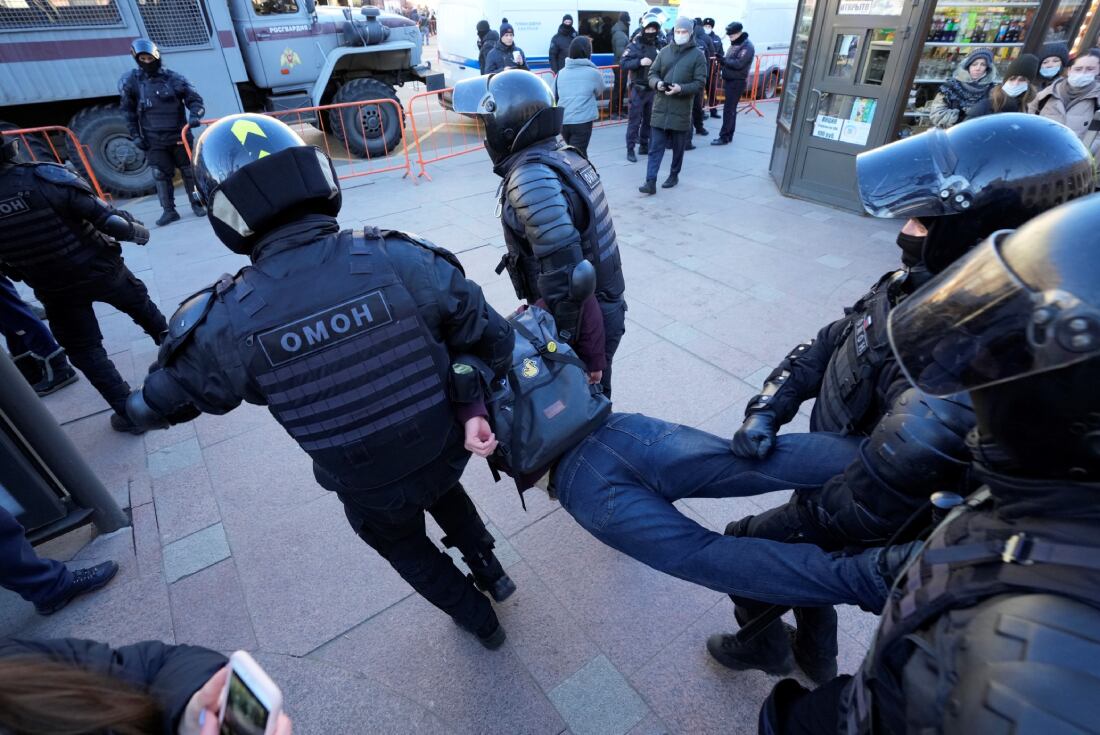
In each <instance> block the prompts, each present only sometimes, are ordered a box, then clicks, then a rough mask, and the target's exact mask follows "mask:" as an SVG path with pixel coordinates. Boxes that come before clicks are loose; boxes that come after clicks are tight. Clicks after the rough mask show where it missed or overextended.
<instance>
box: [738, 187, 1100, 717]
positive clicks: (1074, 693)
mask: <svg viewBox="0 0 1100 735" xmlns="http://www.w3.org/2000/svg"><path fill="white" fill-rule="evenodd" d="M1098 228H1100V197H1097V196H1092V197H1089V198H1087V199H1082V200H1078V201H1075V202H1071V203H1069V204H1065V205H1063V206H1061V207H1059V208H1057V209H1055V210H1053V211H1051V212H1048V213H1047V214H1044V215H1042V216H1040V217H1038V218H1036V219H1035V220H1033V221H1032V222H1029V223H1028V224H1027V225H1025V226H1024V227H1022V228H1021V229H1019V230H1017V231H1016V232H1014V233H999V234H998V235H995V236H993V237H990V238H989V239H988V240H986V241H985V242H984V243H983V244H982V245H981V246H980V247H978V248H975V250H974V251H973V252H971V253H970V254H969V255H967V256H966V257H964V258H962V259H961V260H960V261H959V262H958V263H956V264H955V265H954V266H952V267H951V268H950V269H949V270H948V271H947V272H945V273H944V274H943V275H942V276H941V277H939V278H937V279H936V280H935V281H933V282H932V283H930V284H928V286H927V287H925V288H924V289H922V290H920V291H919V292H917V293H916V294H914V295H913V296H911V297H909V299H908V300H906V302H905V303H904V304H902V305H901V306H899V307H898V308H897V309H895V310H894V312H893V313H891V314H890V330H889V334H890V345H891V347H892V348H893V351H894V354H895V355H896V356H897V360H898V362H899V363H900V365H901V367H902V369H903V370H904V371H905V374H906V375H907V376H908V377H909V378H910V379H911V380H912V381H913V382H914V383H915V384H916V386H917V387H918V388H919V389H920V390H922V391H924V392H926V393H928V394H932V395H940V396H945V395H951V394H953V393H956V392H958V391H964V390H965V391H969V395H970V399H971V401H972V402H973V405H974V412H975V414H976V416H977V429H976V430H975V431H974V432H973V433H972V434H971V437H970V441H969V444H970V447H971V451H972V461H973V464H972V465H971V472H972V474H973V475H974V477H975V479H976V480H977V482H978V483H980V484H981V485H982V487H981V488H980V489H979V490H978V491H977V492H976V493H974V494H973V495H971V496H970V497H969V498H967V500H966V501H965V502H964V503H963V504H961V505H958V506H957V507H956V508H955V509H954V510H953V511H952V512H951V513H950V514H949V515H948V516H947V519H946V520H945V521H944V522H943V523H942V524H941V525H940V526H939V527H937V528H936V529H935V530H934V531H933V532H932V534H931V536H930V537H929V538H928V540H927V542H926V543H925V545H924V550H923V551H922V552H921V553H920V555H919V556H917V557H916V558H915V559H913V560H912V561H911V562H909V563H908V564H907V565H906V566H904V567H902V576H901V577H900V578H898V580H897V582H896V584H895V585H894V589H893V590H892V591H891V594H890V596H889V597H888V598H887V604H886V609H885V610H884V611H883V614H882V622H881V624H880V625H879V628H878V631H877V633H876V635H875V639H874V642H873V643H872V644H871V648H870V651H869V652H868V654H867V657H866V658H865V659H864V661H863V665H862V666H861V667H860V669H859V671H858V672H857V673H856V675H855V676H854V677H852V676H841V677H838V678H836V679H833V680H831V681H829V682H827V683H826V684H824V685H823V686H821V687H820V688H819V689H817V690H816V691H813V692H810V691H807V690H806V689H805V688H803V687H802V686H801V685H800V684H799V683H798V682H796V681H794V680H793V679H786V680H784V681H781V682H780V683H779V684H778V685H777V686H776V687H775V689H774V690H773V691H772V694H771V696H770V697H769V698H768V700H767V701H766V702H765V704H764V707H763V711H762V712H761V716H760V732H762V733H790V734H803V733H846V734H848V735H858V734H860V733H917V732H920V733H944V732H947V733H1015V735H1049V734H1050V733H1086V732H1091V733H1095V732H1098V730H1097V727H1098V723H1100V705H1098V703H1097V698H1096V693H1097V692H1098V691H1100V656H1097V641H1098V640H1100V585H1097V583H1096V580H1097V577H1098V575H1100V541H1098V539H1100V503H1097V499H1098V496H1097V493H1100V424H1098V421H1097V417H1098V416H1100V391H1097V389H1096V386H1097V385H1100V254H1098V253H1097V251H1096V232H1097V229H1098ZM976 305H980V307H981V308H975V307H976Z"/></svg>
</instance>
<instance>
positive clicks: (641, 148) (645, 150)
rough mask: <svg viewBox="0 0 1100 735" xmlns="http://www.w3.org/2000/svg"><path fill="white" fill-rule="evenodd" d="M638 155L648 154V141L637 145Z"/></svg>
mask: <svg viewBox="0 0 1100 735" xmlns="http://www.w3.org/2000/svg"><path fill="white" fill-rule="evenodd" d="M638 155H639V156H648V155H649V143H642V144H641V145H639V146H638Z"/></svg>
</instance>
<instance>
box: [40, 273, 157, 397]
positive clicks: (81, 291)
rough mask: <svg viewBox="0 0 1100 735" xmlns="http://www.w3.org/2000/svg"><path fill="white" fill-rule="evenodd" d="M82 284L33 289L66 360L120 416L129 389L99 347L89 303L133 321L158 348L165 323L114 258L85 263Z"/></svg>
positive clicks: (143, 290)
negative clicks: (96, 304)
mask: <svg viewBox="0 0 1100 735" xmlns="http://www.w3.org/2000/svg"><path fill="white" fill-rule="evenodd" d="M81 275H82V276H83V277H84V278H83V280H82V281H80V282H78V283H75V284H69V285H66V286H65V287H64V288H63V289H59V290H56V291H55V290H49V291H47V290H45V289H37V288H36V289H35V295H36V296H38V300H39V301H41V302H42V305H43V306H44V307H45V308H46V317H47V318H48V319H49V320H50V327H51V328H52V329H53V333H54V337H56V338H57V341H58V342H59V343H60V344H61V346H62V347H64V348H65V351H66V352H67V353H68V355H69V361H70V362H71V363H72V364H73V365H74V366H76V368H77V369H78V370H80V372H82V373H84V375H85V377H87V378H88V381H89V382H90V383H91V384H92V385H93V386H95V388H96V390H98V391H99V393H100V395H102V396H103V398H104V399H105V400H106V401H107V403H108V404H110V406H111V408H113V409H114V410H115V411H117V412H118V413H120V414H123V415H125V411H126V399H127V398H128V397H129V395H130V385H129V384H128V383H127V382H126V381H125V380H124V379H123V378H122V376H121V375H119V372H118V369H117V368H116V367H115V364H114V363H113V362H111V360H110V358H108V357H107V351H106V350H105V349H104V348H103V333H102V332H100V331H99V322H98V321H97V320H96V315H95V311H94V310H93V307H92V305H93V304H94V303H95V302H97V301H100V302H103V303H105V304H110V305H111V306H113V307H115V308H116V309H118V310H119V311H121V312H122V313H124V314H126V315H127V316H129V317H130V318H131V319H133V320H134V323H135V324H137V325H138V326H139V327H141V328H142V330H144V331H145V333H146V334H148V335H149V336H150V337H152V338H153V341H154V342H156V343H157V344H160V343H161V341H162V340H163V337H164V333H165V332H167V331H168V322H167V321H165V319H164V315H163V314H161V313H160V309H158V308H157V306H156V304H154V303H153V302H152V300H151V299H150V298H149V290H148V289H147V288H145V284H144V283H142V282H141V280H139V279H138V278H137V276H135V275H134V274H133V273H131V272H130V269H129V268H127V267H126V265H125V264H124V263H123V262H122V259H121V258H119V257H117V256H116V257H113V258H99V259H95V260H92V261H91V262H90V263H88V264H87V266H86V267H85V269H84V271H82V274H81Z"/></svg>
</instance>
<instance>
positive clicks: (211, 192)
mask: <svg viewBox="0 0 1100 735" xmlns="http://www.w3.org/2000/svg"><path fill="white" fill-rule="evenodd" d="M194 163H195V184H196V188H197V189H198V191H199V196H201V197H202V200H203V203H204V204H205V205H206V208H207V216H208V217H209V219H210V224H211V225H213V227H214V233H215V234H216V235H217V236H218V239H220V240H221V241H222V242H223V243H225V245H226V246H227V247H228V248H229V249H230V250H232V251H233V252H235V253H241V254H242V255H248V254H250V253H251V252H252V248H253V247H254V246H255V244H256V242H257V241H258V240H259V239H260V238H261V237H262V236H263V235H264V234H265V233H267V232H270V231H271V230H273V229H274V228H276V227H278V226H280V225H284V224H287V223H289V222H293V221H295V220H297V219H300V218H301V217H302V216H304V215H306V214H326V215H329V216H332V217H335V216H336V215H337V214H338V213H339V212H340V203H341V197H340V184H339V183H338V179H337V177H336V169H335V168H334V167H333V165H332V161H330V160H329V158H328V156H326V155H325V154H324V153H323V152H322V151H321V150H319V149H317V148H314V147H313V146H309V145H306V144H305V142H303V141H302V139H301V138H300V137H298V134H297V133H295V132H294V131H293V130H291V129H290V128H289V127H288V126H287V125H286V124H285V123H283V122H280V121H279V120H276V119H275V118H273V117H268V116H267V115H255V114H244V115H230V116H229V117H223V118H222V119H221V120H218V121H217V122H215V123H213V124H212V125H210V127H208V128H207V129H206V130H205V131H203V134H202V135H201V136H200V137H199V140H198V142H197V143H196V144H195V161H194Z"/></svg>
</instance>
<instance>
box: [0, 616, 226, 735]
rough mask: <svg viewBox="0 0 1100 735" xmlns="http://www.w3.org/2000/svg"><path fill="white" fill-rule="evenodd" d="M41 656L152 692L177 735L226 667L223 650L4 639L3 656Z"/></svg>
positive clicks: (170, 734) (168, 731)
mask: <svg viewBox="0 0 1100 735" xmlns="http://www.w3.org/2000/svg"><path fill="white" fill-rule="evenodd" d="M16 657H36V658H37V657H41V658H45V659H48V660H49V661H52V662H54V663H61V664H70V665H72V666H76V667H79V668H81V669H84V670H86V671H90V672H93V673H96V674H102V675H104V676H105V677H109V678H113V679H118V680H120V681H123V682H126V683H127V684H130V685H131V686H133V687H134V688H135V689H138V690H139V691H143V692H147V693H149V694H150V695H152V697H153V698H154V699H156V700H157V702H159V703H160V706H161V707H162V708H163V710H164V719H163V721H162V724H163V727H162V728H161V731H162V732H163V733H165V735H175V733H176V730H177V728H178V727H179V723H180V719H181V718H182V717H183V712H184V710H185V709H187V703H188V701H190V699H191V696H192V695H193V694H194V693H195V692H197V691H198V690H199V689H201V688H202V686H203V684H205V683H206V682H207V681H209V680H210V677H212V676H213V675H214V674H216V673H217V672H218V670H219V669H221V668H222V667H223V666H225V664H226V661H227V659H226V658H225V656H223V655H222V654H220V653H218V652H217V651H211V650H209V649H207V648H199V647H198V646H169V645H167V644H164V643H161V642H160V641H145V642H143V643H135V644H134V645H132V646H122V647H120V648H111V647H110V646H108V645H107V644H105V643H98V642H96V641H87V640H81V639H79V638H57V639H53V640H37V641H31V640H16V639H10V638H9V639H5V640H2V641H0V658H16Z"/></svg>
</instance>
